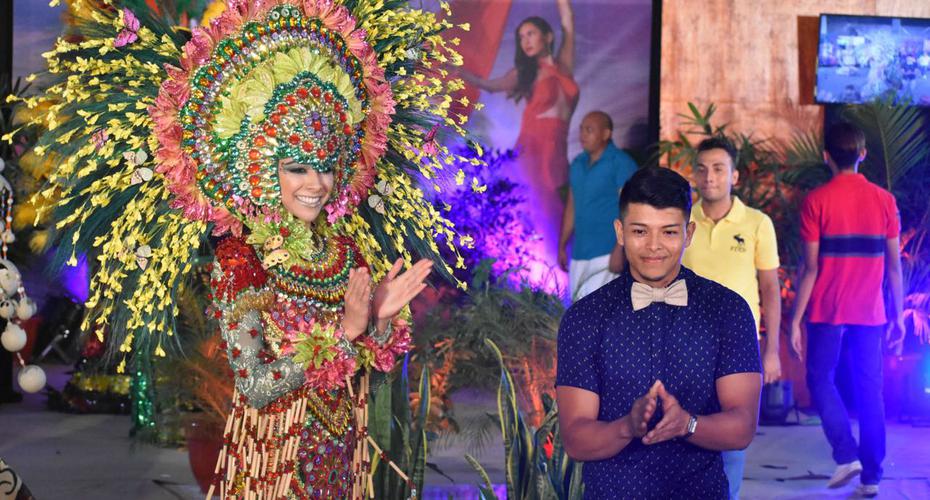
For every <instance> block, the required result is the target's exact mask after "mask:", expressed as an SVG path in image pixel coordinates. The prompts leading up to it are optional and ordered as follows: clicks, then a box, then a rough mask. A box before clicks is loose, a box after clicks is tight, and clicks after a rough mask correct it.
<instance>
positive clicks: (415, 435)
mask: <svg viewBox="0 0 930 500" xmlns="http://www.w3.org/2000/svg"><path fill="white" fill-rule="evenodd" d="M409 361H410V359H409V355H408V357H405V358H404V362H403V365H402V366H401V369H400V371H399V373H395V374H394V375H392V376H391V377H390V378H388V379H387V380H385V381H383V382H382V383H379V384H373V385H372V390H373V392H372V394H371V395H370V396H371V405H370V407H369V414H368V432H369V433H370V434H371V437H372V438H374V440H375V442H377V443H378V446H380V447H381V449H382V450H384V452H385V454H386V456H387V457H388V458H389V459H390V460H391V461H393V462H394V463H395V464H397V466H398V467H400V469H401V470H403V471H405V472H406V474H407V475H408V476H409V478H410V484H407V483H406V482H405V481H403V479H402V478H401V477H400V476H399V475H398V474H397V473H396V472H395V471H394V470H392V469H391V468H390V467H389V466H388V464H386V463H384V462H383V461H382V460H381V457H379V456H377V454H373V455H372V470H374V498H397V499H401V498H419V497H420V495H422V492H423V479H424V475H425V472H426V456H427V444H428V443H427V432H426V417H427V415H429V404H430V387H429V368H428V367H427V366H424V367H423V370H422V372H421V373H420V381H419V390H418V392H417V394H418V397H419V402H418V404H417V411H416V414H415V415H414V414H413V410H412V409H411V405H410V399H409V397H410V391H409V385H410V378H409V375H408V367H409Z"/></svg>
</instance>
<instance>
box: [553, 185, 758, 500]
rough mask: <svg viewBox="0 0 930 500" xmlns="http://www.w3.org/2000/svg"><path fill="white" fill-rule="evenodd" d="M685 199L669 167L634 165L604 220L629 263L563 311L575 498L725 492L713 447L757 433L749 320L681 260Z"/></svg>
mask: <svg viewBox="0 0 930 500" xmlns="http://www.w3.org/2000/svg"><path fill="white" fill-rule="evenodd" d="M690 211H691V187H690V186H689V185H688V181H686V180H685V179H684V178H682V177H681V176H680V175H678V174H677V173H675V172H674V171H672V170H669V169H664V168H658V167H649V168H644V169H642V170H639V171H638V172H636V173H635V174H633V176H632V177H631V178H630V180H629V181H627V183H626V185H625V186H624V188H623V192H622V193H621V194H620V210H619V212H620V218H619V220H617V221H615V222H614V228H615V231H616V237H617V243H619V244H620V245H622V246H623V250H624V254H625V257H626V260H627V262H628V263H629V266H628V268H627V269H626V270H625V271H624V272H623V274H621V275H620V277H618V278H617V279H615V280H614V281H611V282H610V283H608V284H607V285H605V286H603V287H601V288H600V289H599V290H597V291H595V292H593V293H591V294H590V295H588V296H587V297H585V298H584V299H582V300H579V301H578V302H576V303H575V304H574V305H572V306H571V307H570V308H569V310H568V311H567V312H566V314H565V317H564V318H563V319H562V324H561V326H560V328H559V337H558V371H557V375H556V397H557V400H558V405H559V425H560V429H561V434H562V440H563V444H564V446H565V450H566V452H567V453H568V455H569V456H571V457H572V458H574V459H576V460H580V461H584V462H585V464H584V469H583V477H584V482H585V498H588V499H600V498H605V499H606V498H718V499H725V498H727V496H728V485H727V478H726V476H725V475H724V471H723V462H722V459H721V456H720V451H721V450H735V449H743V448H746V447H747V446H748V445H749V443H750V442H751V441H752V438H753V436H754V434H755V430H756V423H757V414H758V409H759V394H760V392H761V388H762V376H761V367H760V364H761V363H760V359H759V345H758V342H757V341H756V327H755V320H754V318H753V315H752V311H751V310H750V309H749V305H748V304H747V303H746V301H745V300H743V299H742V298H741V297H740V296H739V295H738V294H736V292H733V291H731V290H729V289H727V288H726V287H724V286H723V285H720V284H718V283H715V282H713V281H710V280H707V279H704V278H701V277H700V276H698V275H696V274H694V273H693V272H691V271H690V270H688V269H686V268H684V267H682V265H681V256H682V253H683V252H684V249H685V247H686V246H687V245H688V243H689V242H690V240H691V235H692V233H693V231H694V224H693V223H689V217H690Z"/></svg>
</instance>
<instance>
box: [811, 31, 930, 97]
mask: <svg viewBox="0 0 930 500" xmlns="http://www.w3.org/2000/svg"><path fill="white" fill-rule="evenodd" d="M815 89H816V90H815V96H814V99H815V101H816V102H818V103H821V104H829V103H846V104H858V103H864V102H869V101H872V100H875V99H880V98H882V99H887V98H891V99H893V100H894V101H895V102H898V103H909V104H914V105H918V106H930V19H917V18H907V17H879V16H848V15H836V14H821V15H820V38H819V45H818V51H817V85H816V87H815Z"/></svg>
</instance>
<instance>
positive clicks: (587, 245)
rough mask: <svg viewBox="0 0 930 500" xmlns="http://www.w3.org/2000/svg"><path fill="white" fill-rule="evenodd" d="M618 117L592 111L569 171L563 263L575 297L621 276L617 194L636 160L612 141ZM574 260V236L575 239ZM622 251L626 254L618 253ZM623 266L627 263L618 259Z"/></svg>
mask: <svg viewBox="0 0 930 500" xmlns="http://www.w3.org/2000/svg"><path fill="white" fill-rule="evenodd" d="M613 129H614V125H613V121H612V120H611V119H610V116H609V115H608V114H607V113H604V112H603V111H592V112H590V113H588V114H587V115H586V116H585V117H584V119H583V120H582V121H581V147H582V148H583V149H584V152H582V153H581V154H579V155H578V156H577V157H575V159H574V160H573V161H572V163H571V166H569V170H568V181H569V188H568V198H567V199H566V200H565V212H564V214H563V216H562V230H561V233H560V235H559V267H561V268H562V270H563V271H568V280H569V291H570V293H571V299H572V301H573V302H574V301H576V300H578V299H580V298H582V297H584V296H585V295H587V294H589V293H591V292H593V291H594V290H597V289H598V288H600V287H602V286H603V285H604V284H606V283H607V282H609V281H610V280H612V279H614V278H616V277H617V275H616V274H614V273H612V272H611V271H610V270H609V269H608V267H609V265H608V264H609V260H610V256H611V250H613V248H614V243H615V240H614V235H613V231H611V227H612V226H613V222H614V219H616V218H617V198H618V196H619V193H620V189H621V188H622V187H623V184H624V183H625V182H626V180H627V179H629V178H630V176H631V175H633V172H635V171H636V168H637V166H636V162H634V161H633V159H632V158H630V155H628V154H626V153H624V152H623V150H621V149H619V148H618V147H617V146H615V145H614V143H613V141H611V139H610V138H611V135H612V134H613ZM573 235H574V241H573V242H572V252H571V253H572V256H571V262H569V259H568V241H569V240H570V239H572V236H573ZM616 255H620V254H619V253H617V254H616ZM614 264H615V265H616V266H617V267H620V268H622V267H623V265H622V263H619V264H617V263H614Z"/></svg>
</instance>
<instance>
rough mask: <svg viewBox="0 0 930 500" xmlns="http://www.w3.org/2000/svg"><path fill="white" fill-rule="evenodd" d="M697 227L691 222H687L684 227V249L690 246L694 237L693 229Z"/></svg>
mask: <svg viewBox="0 0 930 500" xmlns="http://www.w3.org/2000/svg"><path fill="white" fill-rule="evenodd" d="M695 227H697V226H696V225H695V224H694V222H693V221H691V222H688V224H687V225H686V226H685V248H688V247H689V246H690V245H691V238H693V237H694V228H695Z"/></svg>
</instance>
